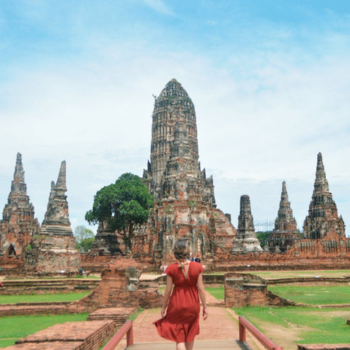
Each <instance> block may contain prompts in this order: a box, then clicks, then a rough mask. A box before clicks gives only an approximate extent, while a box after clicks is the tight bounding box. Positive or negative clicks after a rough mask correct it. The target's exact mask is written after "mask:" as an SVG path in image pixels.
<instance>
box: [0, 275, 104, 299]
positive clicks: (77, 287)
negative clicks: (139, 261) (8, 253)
mask: <svg viewBox="0 0 350 350" xmlns="http://www.w3.org/2000/svg"><path fill="white" fill-rule="evenodd" d="M100 281H101V280H100V279H78V278H68V279H52V280H51V279H50V280H46V279H26V280H4V281H2V284H3V286H4V287H3V288H1V289H0V295H19V294H21V295H22V294H27V295H30V294H33V293H34V294H55V293H72V292H80V291H84V290H93V289H95V288H96V287H97V286H98V285H99V283H100Z"/></svg>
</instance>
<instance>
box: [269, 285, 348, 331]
mask: <svg viewBox="0 0 350 350" xmlns="http://www.w3.org/2000/svg"><path fill="white" fill-rule="evenodd" d="M268 289H269V290H270V291H271V292H273V293H275V294H277V295H279V296H281V297H283V298H286V299H289V300H293V301H295V302H298V303H305V304H313V305H326V304H346V303H350V286H348V285H346V286H290V285H286V286H269V287H268ZM349 332H350V329H349Z"/></svg>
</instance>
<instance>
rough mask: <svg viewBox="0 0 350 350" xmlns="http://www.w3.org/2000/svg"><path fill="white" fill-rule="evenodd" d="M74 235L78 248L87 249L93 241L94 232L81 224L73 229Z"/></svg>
mask: <svg viewBox="0 0 350 350" xmlns="http://www.w3.org/2000/svg"><path fill="white" fill-rule="evenodd" d="M74 236H75V239H76V240H77V243H78V248H79V249H84V250H85V251H88V250H89V249H91V248H92V245H93V243H94V242H95V235H94V233H93V232H92V231H91V230H89V229H88V228H86V227H85V226H83V225H80V226H77V227H76V228H75V230H74Z"/></svg>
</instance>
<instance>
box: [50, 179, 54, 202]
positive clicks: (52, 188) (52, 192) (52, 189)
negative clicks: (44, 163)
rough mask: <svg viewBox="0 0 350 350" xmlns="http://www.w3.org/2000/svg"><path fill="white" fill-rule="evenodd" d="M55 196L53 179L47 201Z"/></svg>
mask: <svg viewBox="0 0 350 350" xmlns="http://www.w3.org/2000/svg"><path fill="white" fill-rule="evenodd" d="M54 197H55V181H51V191H50V197H49V201H51V200H52V199H53V198H54Z"/></svg>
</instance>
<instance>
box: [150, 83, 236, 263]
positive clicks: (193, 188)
mask: <svg viewBox="0 0 350 350" xmlns="http://www.w3.org/2000/svg"><path fill="white" fill-rule="evenodd" d="M152 119H153V123H152V141H151V161H150V162H148V166H147V170H144V174H143V181H144V183H145V184H146V185H147V187H148V189H149V191H150V193H151V194H152V195H153V196H154V199H155V203H154V208H153V210H152V211H151V215H150V218H149V222H148V225H147V230H146V232H147V234H148V236H149V237H151V239H152V240H153V243H152V242H151V243H152V244H153V245H152V244H151V248H150V250H152V249H153V252H154V253H155V254H156V255H158V257H160V258H163V260H164V257H165V256H166V255H167V254H170V253H171V251H172V247H173V244H174V242H175V240H176V239H177V238H179V237H182V238H187V239H188V240H189V241H190V244H191V246H192V252H193V253H194V254H195V255H200V256H202V257H205V256H207V255H208V254H211V253H213V252H214V251H215V249H216V247H218V246H219V245H220V246H221V247H223V246H230V247H231V242H232V238H233V237H234V235H235V233H236V230H235V228H234V227H233V225H232V224H231V222H230V220H229V218H228V217H227V216H226V215H225V214H224V213H223V212H222V211H221V210H219V209H217V207H216V202H215V195H214V184H213V177H212V176H210V177H208V178H207V176H206V171H205V169H203V170H202V169H201V166H200V163H199V153H198V139H197V123H196V112H195V108H194V105H193V102H192V100H191V98H190V97H189V95H188V94H187V92H186V91H185V89H184V88H183V87H182V86H181V84H180V83H179V82H178V81H176V80H175V79H173V80H171V81H170V82H169V83H168V84H167V85H166V86H165V88H164V89H163V90H162V92H161V93H160V95H159V97H158V98H156V99H155V106H154V111H153V115H152Z"/></svg>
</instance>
